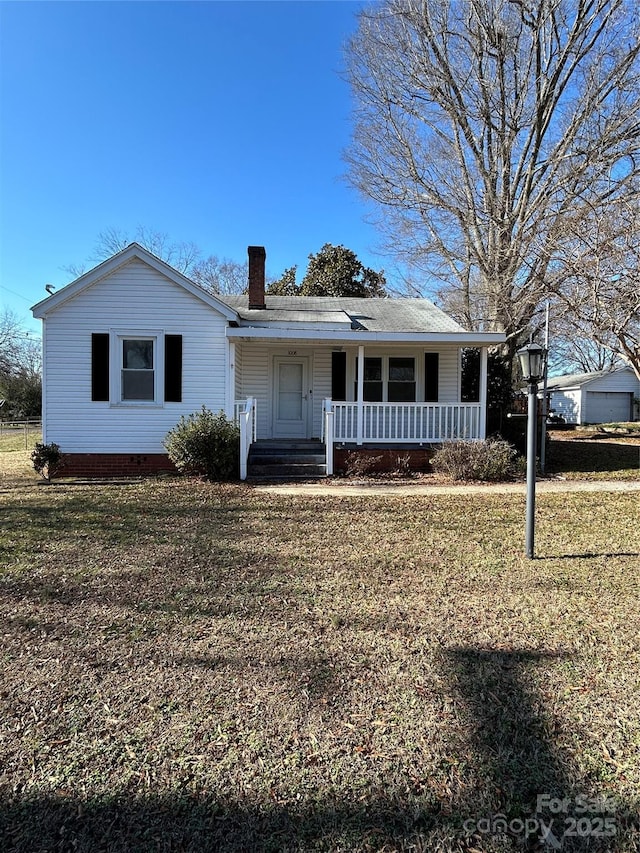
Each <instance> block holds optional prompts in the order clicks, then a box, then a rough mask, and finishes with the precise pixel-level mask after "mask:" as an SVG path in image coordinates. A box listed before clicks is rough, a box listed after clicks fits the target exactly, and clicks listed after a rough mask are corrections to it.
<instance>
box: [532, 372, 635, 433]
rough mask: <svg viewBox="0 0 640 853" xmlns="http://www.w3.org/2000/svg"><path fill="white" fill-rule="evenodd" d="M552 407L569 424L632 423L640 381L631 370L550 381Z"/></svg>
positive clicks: (580, 374)
mask: <svg viewBox="0 0 640 853" xmlns="http://www.w3.org/2000/svg"><path fill="white" fill-rule="evenodd" d="M547 389H548V392H549V408H550V409H552V410H553V412H554V414H555V415H560V416H562V417H563V418H564V419H565V421H566V422H567V423H569V424H600V423H613V422H620V421H631V420H633V419H634V417H637V406H634V399H637V398H639V397H640V382H638V378H637V376H636V375H635V373H634V372H633V370H632V369H631V368H630V367H620V368H618V369H617V370H609V371H605V370H603V371H599V372H597V373H575V374H572V375H569V376H554V377H552V378H550V379H549V380H548V381H547Z"/></svg>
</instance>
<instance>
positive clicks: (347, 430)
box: [325, 400, 484, 444]
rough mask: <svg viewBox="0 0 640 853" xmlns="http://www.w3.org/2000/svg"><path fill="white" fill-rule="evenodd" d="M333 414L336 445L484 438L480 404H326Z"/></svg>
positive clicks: (482, 413) (417, 442)
mask: <svg viewBox="0 0 640 853" xmlns="http://www.w3.org/2000/svg"><path fill="white" fill-rule="evenodd" d="M326 410H330V411H331V412H332V413H333V417H332V420H333V440H334V441H336V442H353V443H355V444H362V443H363V442H369V441H375V442H389V443H394V444H402V443H406V444H427V443H438V442H441V441H455V440H461V439H464V440H474V439H482V438H484V407H483V406H482V405H481V404H480V403H362V404H361V405H360V406H359V405H358V403H342V402H336V401H335V400H327V401H325V411H326Z"/></svg>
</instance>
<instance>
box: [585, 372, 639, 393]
mask: <svg viewBox="0 0 640 853" xmlns="http://www.w3.org/2000/svg"><path fill="white" fill-rule="evenodd" d="M587 390H588V391H625V392H628V393H633V394H636V395H638V394H640V382H638V378H637V376H636V375H635V373H634V372H633V370H631V368H628V369H626V370H615V371H613V373H609V374H607V375H606V376H600V377H599V378H598V379H594V380H593V381H592V382H589V384H588V385H587Z"/></svg>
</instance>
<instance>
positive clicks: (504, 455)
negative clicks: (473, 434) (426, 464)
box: [431, 441, 518, 480]
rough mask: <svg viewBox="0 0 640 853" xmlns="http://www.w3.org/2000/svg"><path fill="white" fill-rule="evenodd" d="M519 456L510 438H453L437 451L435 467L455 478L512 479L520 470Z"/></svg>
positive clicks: (433, 464)
mask: <svg viewBox="0 0 640 853" xmlns="http://www.w3.org/2000/svg"><path fill="white" fill-rule="evenodd" d="M517 455H518V454H517V451H516V449H515V447H513V445H511V444H509V442H508V441H452V442H451V443H450V444H444V445H443V446H442V447H441V448H440V450H438V451H436V453H435V454H434V455H433V458H432V459H431V466H432V467H433V470H434V471H436V472H438V473H440V474H448V475H449V476H450V477H453V479H454V480H508V479H511V478H512V477H513V475H514V473H515V472H516V470H517V462H516V457H517Z"/></svg>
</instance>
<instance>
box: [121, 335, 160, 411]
mask: <svg viewBox="0 0 640 853" xmlns="http://www.w3.org/2000/svg"><path fill="white" fill-rule="evenodd" d="M155 343H156V342H155V339H154V338H121V339H120V345H121V347H122V367H121V371H120V376H121V385H120V399H121V400H122V401H123V402H125V401H134V400H135V401H153V400H155V399H156V388H155V386H156V381H155V380H156V370H155V358H154V350H155Z"/></svg>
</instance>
